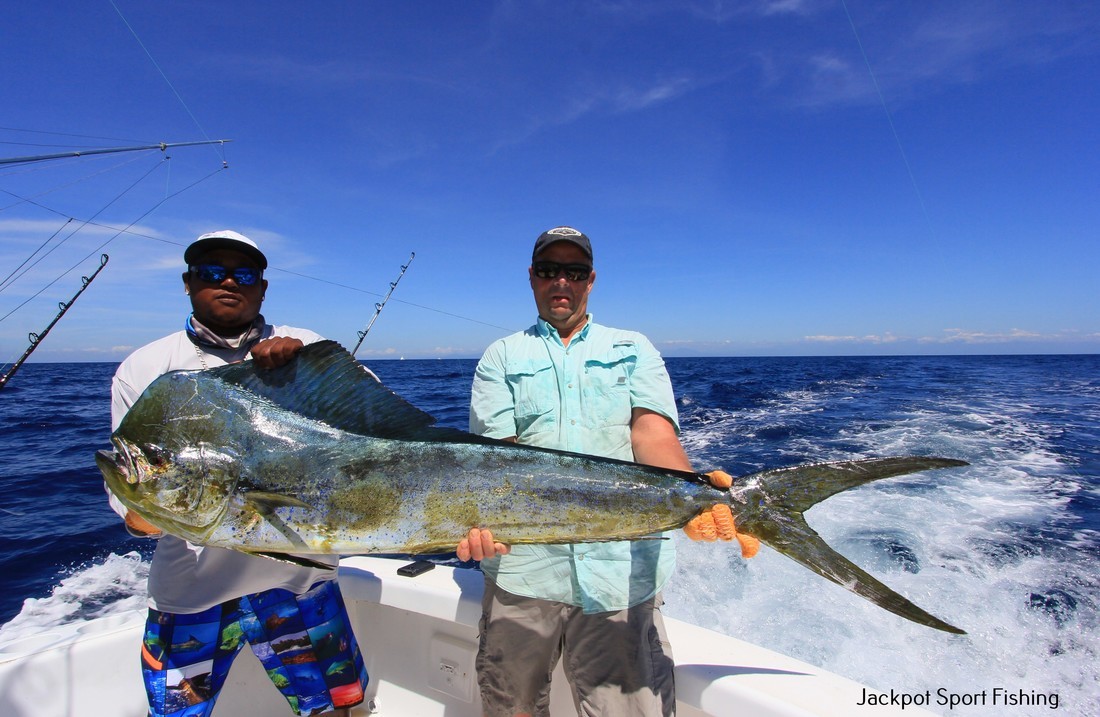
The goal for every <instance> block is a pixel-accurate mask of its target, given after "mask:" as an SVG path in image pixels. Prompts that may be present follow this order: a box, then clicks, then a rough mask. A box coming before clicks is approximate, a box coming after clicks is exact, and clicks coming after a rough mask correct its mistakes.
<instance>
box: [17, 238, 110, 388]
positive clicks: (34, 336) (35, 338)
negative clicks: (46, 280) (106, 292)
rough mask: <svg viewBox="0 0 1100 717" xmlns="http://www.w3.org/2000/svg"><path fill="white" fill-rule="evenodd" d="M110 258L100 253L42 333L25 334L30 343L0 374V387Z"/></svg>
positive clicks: (59, 305)
mask: <svg viewBox="0 0 1100 717" xmlns="http://www.w3.org/2000/svg"><path fill="white" fill-rule="evenodd" d="M110 258H111V257H109V256H107V255H106V254H101V255H100V257H99V267H98V268H97V269H96V270H95V271H94V272H93V273H92V275H91V276H82V277H80V280H81V282H83V284H82V286H81V287H80V290H79V291H77V292H76V293H75V294H73V298H71V299H69V300H68V301H62V302H61V303H59V304H58V307H59V308H60V309H61V311H59V312H58V314H57V316H55V317H54V318H53V321H51V322H50V325H49V326H47V327H46V328H45V329H43V330H42V333H40V334H36V333H34V332H31V333H29V334H27V338H28V339H30V342H31V345H30V346H28V347H27V350H26V351H24V352H23V355H22V356H20V357H19V360H18V361H16V362H15V363H14V364H12V367H11V368H10V369H8V371H7V373H5V374H4V375H3V376H0V389H2V388H4V386H7V385H8V381H10V380H11V377H12V376H14V375H15V372H16V371H18V370H19V367H20V366H22V365H23V362H24V361H26V360H27V359H28V358H29V357H30V355H31V354H32V353H33V352H34V350H35V349H36V348H38V344H40V343H42V339H44V338H46V334H48V333H50V329H52V328H53V327H54V324H56V323H57V322H58V321H60V320H61V317H62V316H64V315H65V312H66V311H68V310H69V308H70V307H71V306H72V305H73V304H74V303H76V300H77V299H78V298H79V297H80V295H81V294H83V293H84V290H85V289H87V288H88V285H89V284H91V283H92V281H94V280H95V278H96V277H97V276H99V272H101V271H103V267H105V266H107V262H108V261H109V260H110Z"/></svg>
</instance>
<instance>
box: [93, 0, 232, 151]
mask: <svg viewBox="0 0 1100 717" xmlns="http://www.w3.org/2000/svg"><path fill="white" fill-rule="evenodd" d="M109 1H110V3H111V7H113V8H114V9H115V12H116V13H118V16H119V17H120V18H122V23H123V24H124V25H126V29H127V30H129V31H130V34H131V35H133V36H134V39H135V40H137V44H138V45H140V46H141V49H142V50H144V51H145V55H146V56H147V57H148V58H149V61H150V62H152V63H153V67H155V68H157V72H159V73H160V76H161V77H163V78H164V82H165V83H166V84H167V85H168V89H170V90H172V94H174V95H175V96H176V99H177V100H179V103H180V104H181V105H182V106H183V109H184V111H185V112H187V114H188V116H189V117H191V121H192V122H194V123H195V126H196V127H198V128H199V132H201V133H202V136H203V137H205V138H206V139H207V140H209V139H210V135H208V134H207V133H206V130H205V129H203V126H202V125H201V124H199V120H198V118H197V117H195V113H194V112H192V111H191V108H190V107H188V106H187V103H186V102H184V101H183V97H182V96H181V95H180V93H179V92H178V91H176V87H175V85H173V84H172V81H171V80H169V79H168V75H166V74H165V73H164V70H162V69H161V67H160V65H159V64H158V63H157V61H156V58H154V57H153V53H151V52H149V48H147V47H146V46H145V43H144V42H142V41H141V38H140V37H138V34H137V32H136V31H135V30H134V28H133V26H132V25H130V21H129V20H127V19H126V16H125V15H123V14H122V11H121V10H119V9H118V5H116V4H115V0H109ZM223 147H224V145H223ZM219 157H220V159H221V160H222V164H223V165H225V166H228V163H227V162H226V161H225V154H224V152H223V153H222V154H220V155H219Z"/></svg>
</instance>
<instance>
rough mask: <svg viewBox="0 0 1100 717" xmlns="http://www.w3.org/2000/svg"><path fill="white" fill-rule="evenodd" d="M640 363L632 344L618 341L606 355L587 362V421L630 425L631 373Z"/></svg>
mask: <svg viewBox="0 0 1100 717" xmlns="http://www.w3.org/2000/svg"><path fill="white" fill-rule="evenodd" d="M637 364H638V350H637V348H636V347H635V346H634V344H632V343H627V344H616V345H615V346H614V347H612V349H611V350H610V351H608V352H607V353H606V354H605V355H603V356H596V357H593V358H590V359H588V360H587V361H585V362H584V374H585V382H584V385H585V389H584V391H583V399H584V413H585V418H586V419H587V420H586V422H587V423H588V424H589V425H590V426H593V427H599V426H627V425H630V415H631V408H632V406H631V399H630V376H631V374H633V373H634V367H635V366H637Z"/></svg>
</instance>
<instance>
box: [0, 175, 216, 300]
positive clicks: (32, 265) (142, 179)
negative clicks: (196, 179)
mask: <svg viewBox="0 0 1100 717" xmlns="http://www.w3.org/2000/svg"><path fill="white" fill-rule="evenodd" d="M167 161H169V158H168V157H165V158H164V159H162V160H160V161H159V162H157V164H155V165H153V166H152V167H151V168H150V169H149V171H148V172H146V173H145V174H143V175H142V176H140V177H138V179H137V180H136V181H134V183H133V184H131V185H130V186H129V187H127V188H126V189H124V190H122V192H120V193H119V194H118V195H117V196H116V197H115V198H114V199H112V200H111V201H109V202H107V203H106V204H105V205H103V207H102V208H100V210H99V211H97V212H96V213H95V214H93V215H92V216H91V217H90V218H89V219H86V220H84V221H83V222H81V224H80V226H78V227H76V228H75V229H73V230H72V231H71V232H69V235H68V236H66V237H65V238H64V239H62V240H61V241H59V242H57V243H56V244H54V245H53V246H52V247H50V249H49V251H47V252H45V253H44V254H42V256H40V257H38V259H36V260H35V261H34V262H33V263H32V264H31V265H30V266H28V267H26V268H25V269H23V271H22V272H21V273H20V274H19V275H18V276H16V277H15V278H13V279H11V280H10V281H7V280H5V281H7V285H6V286H0V293H3V291H4V290H5V289H7V288H8V287H10V286H11V285H12V284H13V283H14V282H16V281H18V280H19V279H20V278H22V277H23V276H24V275H25V274H26V273H27V272H28V271H30V270H31V269H33V268H34V267H35V266H37V265H38V263H39V262H41V261H42V260H43V259H45V258H46V257H47V256H49V255H50V254H52V253H53V252H54V251H55V250H56V249H57V248H58V247H60V246H61V245H62V244H64V243H65V242H67V241H68V240H69V239H72V238H73V237H74V236H75V235H76V233H77V232H79V231H80V230H81V229H83V228H84V227H86V226H87V225H88V222H89V221H91V220H92V219H95V218H96V217H98V216H99V215H100V214H102V213H103V212H105V211H107V208H108V207H110V206H111V205H112V204H114V203H115V202H117V201H118V200H120V199H122V198H123V197H124V196H126V195H127V194H128V193H130V191H131V190H133V188H134V187H136V186H137V185H139V184H141V182H143V181H144V180H145V179H146V178H147V177H148V176H149V175H150V174H152V173H153V172H154V171H156V170H157V168H159V167H161V166H163V165H164V163H165V162H167ZM218 171H220V170H218ZM27 202H28V203H30V204H33V205H34V206H36V207H39V208H40V209H45V210H46V211H48V212H53V213H54V214H58V215H60V216H62V217H64V216H65V215H64V214H62V213H61V212H58V211H56V210H54V209H50V208H49V207H47V206H45V205H43V204H39V203H38V202H35V201H33V200H29V199H28V200H27ZM161 203H163V200H162V202H161ZM156 206H160V205H159V204H157V205H155V206H154V209H155V208H156ZM149 211H152V209H150V210H149ZM148 213H149V212H146V214H148ZM142 216H145V215H142ZM68 218H69V219H72V217H68ZM135 221H137V220H135ZM66 225H68V222H66ZM132 225H133V222H131V226H132ZM62 228H64V227H62ZM58 231H60V230H58ZM43 246H44V245H43ZM104 246H106V245H104ZM84 258H85V259H87V258H88V257H84ZM28 261H29V258H28ZM81 261H84V259H81ZM23 263H24V264H26V262H23ZM78 263H79V262H78ZM73 268H75V267H73ZM17 271H18V270H17ZM69 271H72V269H69ZM65 273H66V274H67V273H69V272H68V271H66V272H65ZM64 275H65V274H62V275H61V276H64ZM60 278H61V277H60V276H59V277H57V279H60ZM57 279H54V281H55V282H56V281H57ZM52 284H53V282H51V283H50V284H47V285H46V286H45V287H43V288H42V291H45V290H46V289H47V288H49V286H50V285H52ZM38 293H39V294H40V293H42V292H41V291H40V292H38ZM35 296H38V294H35V295H34V296H32V297H30V298H29V299H27V301H30V300H31V299H33V298H34V297H35ZM27 301H24V302H23V303H22V304H20V305H19V306H17V307H15V309H13V310H12V312H14V311H17V310H19V309H20V308H22V307H23V306H24V305H25V304H26V303H27ZM8 316H11V313H9V314H7V315H6V316H4V318H5V319H6V318H7V317H8ZM2 320H3V319H0V321H2Z"/></svg>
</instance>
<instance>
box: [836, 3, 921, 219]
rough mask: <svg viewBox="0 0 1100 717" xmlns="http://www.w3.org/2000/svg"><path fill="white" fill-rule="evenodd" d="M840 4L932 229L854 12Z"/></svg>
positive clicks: (910, 180)
mask: <svg viewBox="0 0 1100 717" xmlns="http://www.w3.org/2000/svg"><path fill="white" fill-rule="evenodd" d="M840 5H841V6H842V7H843V8H844V14H845V16H847V18H848V25H849V26H850V27H851V28H852V34H853V35H855V36H856V45H858V46H859V53H860V55H862V56H863V64H865V65H867V74H869V75H870V76H871V84H872V85H874V86H875V93H876V94H877V95H878V101H879V104H881V105H882V111H883V112H885V113H886V121H887V122H888V123H889V125H890V131H891V132H892V133H893V135H894V142H895V143H896V144H897V146H898V152H900V153H901V161H902V162H903V163H904V164H905V171H906V172H908V174H909V182H910V183H911V184H912V185H913V191H914V192H916V194H917V202H919V203H920V208H921V212H923V213H924V219H925V221H926V222H928V228H929V229H930V230H931V229H932V217H931V215H929V213H928V207H927V206H925V204H924V195H923V194H921V191H920V187H919V186H918V185H917V178H916V176H915V175H914V174H913V167H912V166H911V165H910V164H909V157H908V155H906V154H905V148H904V147H903V146H902V144H901V137H900V136H898V130H897V127H895V126H894V118H893V116H892V115H891V114H890V108H889V107H887V106H886V98H885V97H884V96H883V94H882V88H881V87H879V84H878V78H877V77H875V71H874V70H873V69H871V61H870V60H869V59H868V58H867V52H866V50H864V49H863V41H862V40H860V38H859V31H858V30H856V24H855V22H854V21H853V20H852V13H850V12H849V11H848V3H847V0H840Z"/></svg>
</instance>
